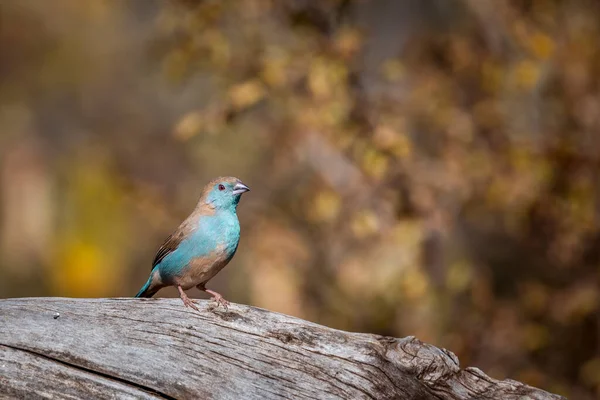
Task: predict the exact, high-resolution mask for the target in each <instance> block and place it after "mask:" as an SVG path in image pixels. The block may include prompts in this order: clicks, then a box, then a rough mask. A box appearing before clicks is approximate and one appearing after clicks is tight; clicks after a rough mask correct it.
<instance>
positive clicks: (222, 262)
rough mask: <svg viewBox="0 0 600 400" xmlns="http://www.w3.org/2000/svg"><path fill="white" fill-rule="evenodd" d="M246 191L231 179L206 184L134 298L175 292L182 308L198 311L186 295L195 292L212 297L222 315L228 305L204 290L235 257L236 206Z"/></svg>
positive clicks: (158, 254) (237, 234) (236, 245)
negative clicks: (164, 290)
mask: <svg viewBox="0 0 600 400" xmlns="http://www.w3.org/2000/svg"><path fill="white" fill-rule="evenodd" d="M249 190H250V188H249V187H248V186H246V185H245V184H244V183H242V181H241V180H239V179H238V178H235V177H219V178H216V179H213V180H212V181H210V182H209V183H208V184H207V185H206V186H205V187H204V189H203V190H202V195H201V196H200V199H199V200H198V204H197V205H196V208H195V209H194V211H193V212H192V213H191V214H190V215H189V217H187V218H186V219H185V220H184V221H183V222H182V223H181V224H180V225H179V227H178V228H177V229H176V230H175V231H174V232H173V233H172V234H171V235H169V237H167V239H166V240H165V241H164V243H163V244H162V246H160V248H159V249H158V251H157V253H156V255H155V257H154V261H153V263H152V270H151V272H150V277H149V278H148V280H147V281H146V283H145V284H144V286H142V288H141V289H140V291H139V292H138V293H137V294H136V295H135V297H136V298H140V297H152V296H154V295H155V294H156V292H158V291H159V290H160V289H162V288H164V287H167V286H175V287H176V288H177V290H178V291H179V297H181V300H182V301H183V304H184V305H185V306H186V307H190V308H193V309H194V310H196V311H200V310H199V309H198V307H197V306H196V304H195V303H194V302H193V301H192V300H190V298H189V297H188V296H187V295H186V294H185V291H186V290H188V289H191V288H193V287H194V286H195V287H197V288H198V289H200V290H201V291H204V292H206V293H208V294H210V295H212V300H213V301H215V302H216V305H217V307H218V306H219V305H223V307H224V308H225V310H227V306H228V305H229V302H228V301H227V300H225V299H224V298H223V296H222V295H221V294H219V293H217V292H215V291H213V290H210V289H207V288H206V283H207V282H208V281H209V280H210V279H212V278H213V277H214V276H215V275H216V274H217V273H218V272H219V271H220V270H221V269H223V267H225V266H226V265H227V264H228V263H229V261H231V259H232V258H233V256H234V255H235V252H236V251H237V248H238V244H239V241H240V223H239V220H238V217H237V206H238V203H239V201H240V198H241V197H242V194H244V193H245V192H248V191H249Z"/></svg>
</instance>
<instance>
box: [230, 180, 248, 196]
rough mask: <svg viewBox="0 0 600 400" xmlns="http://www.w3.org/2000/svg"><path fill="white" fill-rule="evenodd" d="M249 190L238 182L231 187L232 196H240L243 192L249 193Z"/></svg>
mask: <svg viewBox="0 0 600 400" xmlns="http://www.w3.org/2000/svg"><path fill="white" fill-rule="evenodd" d="M249 191H250V188H249V187H248V186H246V185H244V184H243V183H242V182H238V183H236V184H235V186H234V187H233V194H242V193H245V192H249Z"/></svg>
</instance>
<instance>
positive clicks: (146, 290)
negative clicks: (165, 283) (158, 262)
mask: <svg viewBox="0 0 600 400" xmlns="http://www.w3.org/2000/svg"><path fill="white" fill-rule="evenodd" d="M151 285H152V274H150V277H149V278H148V280H147V281H146V283H145V284H144V286H142V288H141V289H140V291H139V292H138V293H137V294H136V295H135V297H152V296H154V294H155V293H156V292H157V291H158V290H156V289H154V288H152V289H151V288H150V286H151Z"/></svg>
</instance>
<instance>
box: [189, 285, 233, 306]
mask: <svg viewBox="0 0 600 400" xmlns="http://www.w3.org/2000/svg"><path fill="white" fill-rule="evenodd" d="M196 287H197V288H198V289H199V290H202V291H203V292H206V293H208V294H210V295H212V299H213V301H215V302H216V303H217V307H218V306H219V304H221V305H223V307H224V308H225V311H227V306H228V305H229V302H228V301H227V300H225V299H224V298H223V296H221V294H220V293H217V292H215V291H214V290H210V289H207V288H205V287H204V285H203V284H200V285H198V286H196Z"/></svg>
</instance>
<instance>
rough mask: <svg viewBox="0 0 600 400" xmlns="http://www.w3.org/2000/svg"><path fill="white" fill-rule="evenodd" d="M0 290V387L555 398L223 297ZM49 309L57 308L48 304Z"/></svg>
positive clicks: (404, 342) (242, 395) (69, 393)
mask: <svg viewBox="0 0 600 400" xmlns="http://www.w3.org/2000/svg"><path fill="white" fill-rule="evenodd" d="M198 306H199V308H200V310H201V312H195V311H192V310H190V309H186V308H185V307H183V305H182V304H181V301H180V300H179V299H65V298H23V299H7V300H0V397H1V398H10V399H12V398H27V399H36V398H50V399H59V398H60V399H62V398H72V399H96V398H100V399H104V398H107V399H108V398H111V399H114V398H117V399H515V400H516V399H520V400H542V399H544V400H548V399H562V397H560V396H557V395H553V394H550V393H547V392H544V391H542V390H539V389H536V388H533V387H530V386H527V385H524V384H522V383H519V382H516V381H512V380H505V381H497V380H494V379H491V378H489V377H487V376H486V375H485V374H484V373H483V372H481V371H479V370H478V369H476V368H466V369H462V370H461V369H460V368H459V365H458V359H457V358H456V357H455V356H454V355H453V354H452V353H451V352H449V351H447V350H443V349H438V348H436V347H434V346H432V345H428V344H424V343H422V342H420V341H419V340H417V339H415V338H413V337H407V338H403V339H396V338H389V337H382V336H377V335H370V334H362V333H350V332H343V331H339V330H335V329H331V328H327V327H324V326H320V325H316V324H313V323H310V322H307V321H304V320H300V319H297V318H293V317H290V316H287V315H282V314H278V313H274V312H270V311H266V310H263V309H259V308H255V307H249V306H244V305H238V304H232V305H231V306H230V307H229V310H228V311H227V312H226V311H224V310H223V309H219V310H212V311H211V310H210V309H209V308H210V307H209V306H210V303H209V302H208V301H198ZM56 313H58V314H60V316H59V317H57V314H56Z"/></svg>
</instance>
